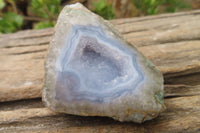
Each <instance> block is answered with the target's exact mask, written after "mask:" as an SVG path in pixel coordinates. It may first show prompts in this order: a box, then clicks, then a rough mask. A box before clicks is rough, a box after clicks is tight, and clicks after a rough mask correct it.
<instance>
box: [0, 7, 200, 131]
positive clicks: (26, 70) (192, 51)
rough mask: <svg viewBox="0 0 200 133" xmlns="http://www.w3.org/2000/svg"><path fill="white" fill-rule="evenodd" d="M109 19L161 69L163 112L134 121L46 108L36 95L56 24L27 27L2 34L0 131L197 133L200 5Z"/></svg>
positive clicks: (0, 47)
mask: <svg viewBox="0 0 200 133" xmlns="http://www.w3.org/2000/svg"><path fill="white" fill-rule="evenodd" d="M111 22H112V23H113V24H114V25H115V26H116V28H117V29H118V30H119V31H120V32H121V33H122V34H123V36H124V37H125V38H126V39H127V41H128V42H130V43H131V44H132V45H134V46H136V47H137V48H138V49H139V50H140V51H141V52H142V53H143V54H144V55H145V56H147V57H148V58H149V59H150V60H151V61H152V62H153V63H154V64H155V65H156V66H157V67H158V68H159V69H160V70H161V71H162V72H163V74H164V78H165V102H166V106H167V110H166V111H165V112H163V113H161V114H160V115H159V117H157V118H156V119H154V120H151V121H147V122H145V123H144V124H135V123H128V122H126V123H120V122H117V121H114V120H113V119H110V118H106V117H81V116H74V115H66V114H58V113H54V112H52V111H50V110H49V109H47V108H45V107H44V105H43V103H42V101H41V98H40V97H41V90H42V83H43V77H44V61H45V56H46V53H47V49H48V45H49V41H50V40H51V37H52V35H53V33H54V29H53V28H50V29H44V30H26V31H20V32H17V33H14V34H5V35H1V36H0V132H5V133H7V132H73V133H74V132H80V133H82V132H83V133H96V132H100V133H101V132H102V133H104V132H109V133H116V132H130V133H132V132H138V133H141V132H148V133H149V132H170V133H171V132H188V133H189V132H200V10H196V11H191V12H183V13H175V14H164V15H157V16H148V17H141V18H128V19H118V20H112V21H111ZM33 98H34V99H33Z"/></svg>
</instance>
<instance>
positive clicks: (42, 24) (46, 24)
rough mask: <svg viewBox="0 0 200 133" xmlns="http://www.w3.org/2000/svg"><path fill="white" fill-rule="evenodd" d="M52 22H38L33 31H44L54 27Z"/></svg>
mask: <svg viewBox="0 0 200 133" xmlns="http://www.w3.org/2000/svg"><path fill="white" fill-rule="evenodd" d="M54 25H55V23H54V22H39V23H37V24H36V25H35V26H34V29H45V28H49V27H54Z"/></svg>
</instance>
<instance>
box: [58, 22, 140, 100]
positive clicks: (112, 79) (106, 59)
mask: <svg viewBox="0 0 200 133" xmlns="http://www.w3.org/2000/svg"><path fill="white" fill-rule="evenodd" d="M55 65H56V71H57V73H58V77H57V81H56V86H55V90H56V98H57V99H60V100H68V101H70V100H88V101H91V102H110V101H111V100H114V99H115V98H117V97H119V96H121V95H123V94H124V93H132V91H133V89H137V87H138V86H139V84H140V83H141V82H143V80H144V75H143V74H142V72H141V70H140V68H139V67H138V62H137V55H136V54H135V53H134V51H132V50H131V49H130V48H128V47H125V46H124V45H123V44H122V43H120V42H119V41H117V40H116V39H114V38H111V37H109V36H106V34H105V33H104V31H103V29H102V28H101V27H96V26H91V25H88V26H80V25H76V26H73V28H72V32H71V33H70V34H69V35H68V39H67V42H66V43H65V44H64V46H63V49H62V51H61V53H60V56H59V57H58V59H57V61H56V64H55Z"/></svg>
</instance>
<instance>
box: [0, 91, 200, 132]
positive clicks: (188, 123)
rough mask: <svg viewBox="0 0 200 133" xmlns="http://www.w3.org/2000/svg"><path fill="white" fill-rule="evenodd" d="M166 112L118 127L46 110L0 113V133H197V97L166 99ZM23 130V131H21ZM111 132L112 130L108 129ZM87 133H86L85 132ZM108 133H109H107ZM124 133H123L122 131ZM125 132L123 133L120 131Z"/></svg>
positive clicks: (100, 119) (103, 119)
mask: <svg viewBox="0 0 200 133" xmlns="http://www.w3.org/2000/svg"><path fill="white" fill-rule="evenodd" d="M165 101H166V106H167V110H166V111H165V112H163V113H161V114H160V116H159V117H158V118H156V119H154V120H151V121H148V122H145V123H144V124H142V125H140V124H135V123H120V122H117V121H114V120H112V119H110V118H106V117H81V116H74V115H64V114H56V113H54V112H52V111H50V110H49V109H47V108H27V109H17V110H12V111H0V131H1V130H3V131H5V132H10V131H15V132H24V131H27V132H28V131H29V132H32V131H33V132H36V131H37V130H39V131H42V132H43V131H46V132H47V131H53V132H64V131H72V132H75V131H79V132H81V131H83V132H96V131H99V130H102V132H105V131H110V132H125V131H127V132H133V131H134V132H138V133H139V132H143V131H146V132H147V131H149V130H150V131H151V132H197V131H200V119H199V118H200V97H199V95H198V96H188V97H178V98H170V99H166V100H165ZM23 127H25V128H23ZM112 128H113V129H112ZM86 129H87V130H88V131H87V130H86ZM108 129H109V130H108ZM125 129H127V130H125ZM124 130H125V131H124Z"/></svg>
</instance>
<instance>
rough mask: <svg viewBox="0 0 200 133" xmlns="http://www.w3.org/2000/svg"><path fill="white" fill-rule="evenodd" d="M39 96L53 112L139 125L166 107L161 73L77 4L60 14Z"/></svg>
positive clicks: (106, 24) (109, 28)
mask: <svg viewBox="0 0 200 133" xmlns="http://www.w3.org/2000/svg"><path fill="white" fill-rule="evenodd" d="M55 28H56V32H55V35H54V37H53V39H52V42H51V46H50V49H49V53H48V57H47V61H46V76H45V84H44V88H43V100H44V101H45V103H46V105H47V106H48V107H49V108H50V109H52V110H54V111H55V112H63V113H68V114H75V115H83V116H108V117H112V118H114V119H116V120H119V121H134V122H138V123H141V122H143V121H146V120H150V119H152V118H155V117H156V116H157V115H158V113H159V112H161V111H163V110H164V109H165V106H164V101H163V96H164V91H163V76H162V73H161V72H160V71H159V70H158V69H157V68H156V67H155V66H154V65H153V64H152V63H151V62H150V61H149V60H148V59H147V58H145V57H144V56H143V55H142V54H141V53H140V52H139V51H138V50H137V49H136V48H134V47H133V46H131V45H129V44H128V43H127V42H126V41H125V40H124V39H123V37H121V35H120V34H119V33H118V32H117V31H116V30H115V28H114V27H113V26H112V24H110V23H109V22H108V21H105V20H103V19H102V18H101V17H99V16H97V15H95V14H93V13H92V12H90V11H89V10H87V9H86V8H85V7H83V6H82V5H81V4H79V3H77V4H74V5H69V6H66V7H65V8H64V9H63V10H62V12H61V14H60V15H59V18H58V21H57V25H56V27H55Z"/></svg>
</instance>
